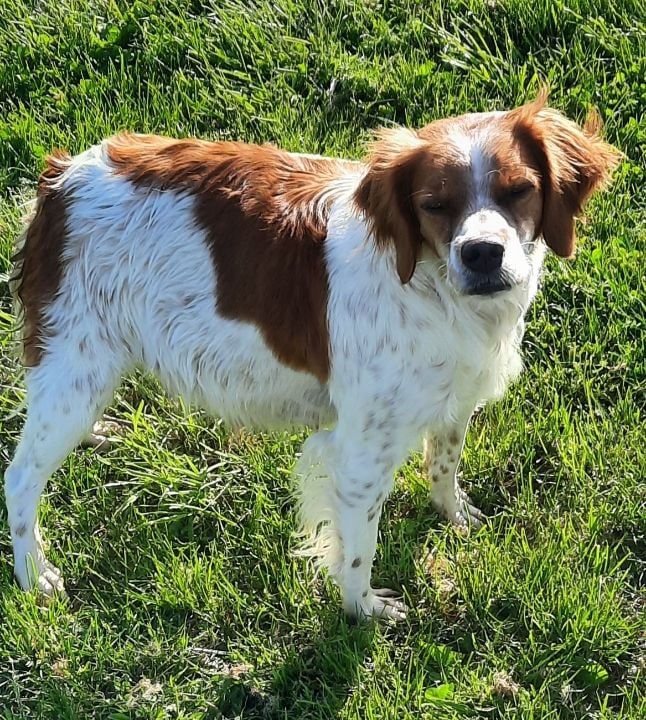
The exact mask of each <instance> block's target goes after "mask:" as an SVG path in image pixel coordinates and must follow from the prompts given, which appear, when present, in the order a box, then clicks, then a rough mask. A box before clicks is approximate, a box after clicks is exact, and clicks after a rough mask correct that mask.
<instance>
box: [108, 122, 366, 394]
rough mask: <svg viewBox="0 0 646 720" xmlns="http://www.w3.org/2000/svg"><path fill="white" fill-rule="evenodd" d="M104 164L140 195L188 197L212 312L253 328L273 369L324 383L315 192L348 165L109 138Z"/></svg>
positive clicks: (320, 208)
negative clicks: (207, 264) (209, 275)
mask: <svg viewBox="0 0 646 720" xmlns="http://www.w3.org/2000/svg"><path fill="white" fill-rule="evenodd" d="M108 155H109V157H110V159H111V161H112V163H113V164H114V166H115V168H116V169H117V172H119V173H121V174H123V175H125V176H126V177H127V178H128V179H129V180H131V181H132V182H133V183H135V184H136V185H138V186H140V187H141V186H143V187H151V188H157V189H173V190H176V191H187V192H189V193H191V194H193V195H195V196H196V198H197V208H196V212H197V218H198V221H199V223H200V224H201V225H202V227H203V228H204V229H205V230H206V232H207V235H208V240H209V250H210V252H211V257H212V259H213V264H214V267H215V271H216V276H217V308H218V311H219V312H220V313H222V314H223V315H224V316H225V317H228V318H231V319H235V320H243V321H246V322H250V323H253V324H254V325H256V326H257V327H258V328H259V329H260V330H261V332H262V333H263V336H264V338H265V341H266V342H267V344H268V345H269V347H270V348H271V349H272V351H273V352H274V354H275V355H276V356H277V357H278V359H279V360H280V361H281V362H283V363H284V364H286V365H288V366H290V367H292V368H294V369H296V370H301V371H306V372H310V373H312V374H313V375H315V376H316V377H317V378H318V379H319V380H321V382H325V381H326V380H327V378H328V375H329V369H330V368H329V366H330V360H329V347H328V345H329V338H328V328H327V300H328V275H327V268H326V264H325V257H324V243H325V238H326V236H327V220H328V213H329V199H328V197H326V194H325V191H326V189H327V187H328V186H329V185H330V183H331V182H332V181H334V180H335V179H337V178H339V177H340V176H342V175H343V174H344V172H345V171H347V169H349V168H351V167H354V164H353V163H346V162H343V161H336V160H332V159H328V158H318V157H308V156H301V155H294V154H290V153H287V152H284V151H282V150H279V149H277V148H275V147H273V146H270V145H262V146H260V145H247V144H243V143H237V142H205V141H200V140H172V139H168V138H161V137H156V136H128V135H124V136H119V137H117V138H115V139H113V140H112V141H111V142H110V143H109V145H108Z"/></svg>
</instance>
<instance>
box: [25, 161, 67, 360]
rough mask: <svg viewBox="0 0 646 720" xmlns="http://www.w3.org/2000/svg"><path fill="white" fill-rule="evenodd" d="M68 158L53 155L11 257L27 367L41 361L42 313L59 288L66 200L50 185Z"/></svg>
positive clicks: (42, 342)
mask: <svg viewBox="0 0 646 720" xmlns="http://www.w3.org/2000/svg"><path fill="white" fill-rule="evenodd" d="M69 159H70V158H69V156H68V155H65V154H63V153H55V154H54V155H52V156H50V157H49V158H47V167H46V168H45V170H43V172H42V174H41V176H40V179H39V182H38V197H37V200H36V212H35V214H34V217H33V218H32V220H31V222H30V223H29V225H28V227H27V230H26V232H25V235H24V242H23V245H22V247H21V248H20V249H19V250H18V251H17V252H16V254H15V255H14V257H13V262H14V264H15V265H14V268H15V269H14V274H13V277H12V287H13V289H14V294H15V296H16V298H17V300H18V302H19V304H20V306H21V307H22V313H23V359H24V363H25V365H27V367H35V366H36V365H38V363H39V362H40V359H41V357H42V353H43V346H44V343H45V337H46V334H47V328H46V327H45V321H44V312H45V309H46V308H47V306H48V305H49V304H50V303H51V302H52V300H53V298H54V297H55V295H56V293H57V292H58V289H59V287H60V282H61V276H62V273H63V265H62V258H61V256H62V252H63V245H64V242H65V237H66V234H67V198H66V197H65V193H64V191H63V190H62V189H59V188H55V187H53V184H54V182H55V181H56V180H58V178H60V176H61V175H62V174H63V172H65V170H66V169H67V167H68V163H69Z"/></svg>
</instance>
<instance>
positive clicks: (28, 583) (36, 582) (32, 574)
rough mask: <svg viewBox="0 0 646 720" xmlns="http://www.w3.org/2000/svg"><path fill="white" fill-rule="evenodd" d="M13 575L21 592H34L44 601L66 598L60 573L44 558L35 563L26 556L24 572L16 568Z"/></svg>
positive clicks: (30, 557)
mask: <svg viewBox="0 0 646 720" xmlns="http://www.w3.org/2000/svg"><path fill="white" fill-rule="evenodd" d="M14 573H15V575H16V579H17V580H18V584H19V585H20V587H21V588H22V589H23V590H27V591H29V590H36V591H38V593H39V595H40V596H41V597H43V598H45V599H48V598H53V597H55V596H61V597H67V593H66V592H65V585H64V583H63V575H62V573H61V571H60V570H59V569H58V568H57V567H56V566H54V565H52V564H51V563H50V562H49V561H48V560H46V559H45V558H44V557H40V558H39V559H38V560H37V561H36V560H34V559H33V558H32V556H28V558H27V561H26V563H24V570H23V571H19V570H18V567H16V568H15V569H14Z"/></svg>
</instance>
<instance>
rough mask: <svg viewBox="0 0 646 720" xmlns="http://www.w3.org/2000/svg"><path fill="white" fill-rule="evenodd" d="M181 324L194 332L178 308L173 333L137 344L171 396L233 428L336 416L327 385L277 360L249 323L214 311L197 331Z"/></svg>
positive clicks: (319, 421)
mask: <svg viewBox="0 0 646 720" xmlns="http://www.w3.org/2000/svg"><path fill="white" fill-rule="evenodd" d="M187 322H188V324H191V325H193V330H196V327H195V325H194V323H193V322H191V321H190V319H189V314H188V313H186V312H184V313H182V315H181V318H178V326H176V328H175V330H176V332H174V333H171V335H168V333H153V334H149V335H148V337H147V338H146V341H145V342H144V343H143V358H144V363H143V364H144V366H145V367H146V368H147V369H149V370H151V371H152V372H153V373H154V374H155V375H156V376H157V377H158V378H159V380H160V381H161V382H162V384H163V385H164V386H165V387H166V389H167V390H168V391H169V392H170V393H171V394H174V395H180V396H181V397H182V398H184V400H186V402H188V403H190V404H192V405H196V406H198V407H201V408H203V409H204V410H206V411H207V412H209V413H210V414H212V415H214V416H217V417H220V418H222V419H223V420H225V421H226V422H227V423H229V424H231V425H234V426H240V425H244V426H246V427H253V428H257V429H280V428H289V427H298V426H307V427H316V428H318V427H320V426H322V425H326V424H329V423H331V422H333V421H334V420H335V419H336V411H335V409H334V407H333V405H332V403H331V400H330V395H329V390H328V387H327V385H326V384H323V383H321V382H319V381H318V380H317V379H316V378H315V377H314V376H313V375H311V374H309V373H306V372H299V371H296V370H293V369H291V368H290V367H288V366H286V365H284V364H283V363H281V362H280V361H279V360H278V359H277V358H276V357H275V356H274V355H273V353H272V352H271V351H270V350H269V348H268V347H267V346H266V344H265V343H264V341H263V339H262V336H261V334H260V332H259V331H258V330H257V329H256V328H255V327H254V326H252V325H250V324H246V323H242V322H236V321H228V320H225V319H223V318H221V317H218V316H217V314H214V315H213V316H212V318H211V319H210V320H209V321H207V322H206V324H205V325H204V324H203V325H202V328H201V331H200V332H191V333H188V332H187V333H184V332H181V331H180V328H179V326H181V325H182V324H184V323H187ZM182 338H185V340H182ZM160 349H161V351H160Z"/></svg>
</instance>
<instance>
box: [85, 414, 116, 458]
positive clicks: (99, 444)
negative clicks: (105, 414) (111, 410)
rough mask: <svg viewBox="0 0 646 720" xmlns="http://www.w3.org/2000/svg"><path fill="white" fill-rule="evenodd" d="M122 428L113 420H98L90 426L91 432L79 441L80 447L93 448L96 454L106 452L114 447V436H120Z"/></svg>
mask: <svg viewBox="0 0 646 720" xmlns="http://www.w3.org/2000/svg"><path fill="white" fill-rule="evenodd" d="M121 432H122V427H121V425H119V423H117V422H114V421H113V420H99V421H98V422H95V423H94V425H93V426H92V432H91V433H90V434H89V435H87V436H86V437H85V438H83V440H81V447H84V448H94V449H95V450H96V451H97V452H106V451H107V450H110V448H111V447H112V446H113V445H114V438H115V436H118V435H120V434H121Z"/></svg>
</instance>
